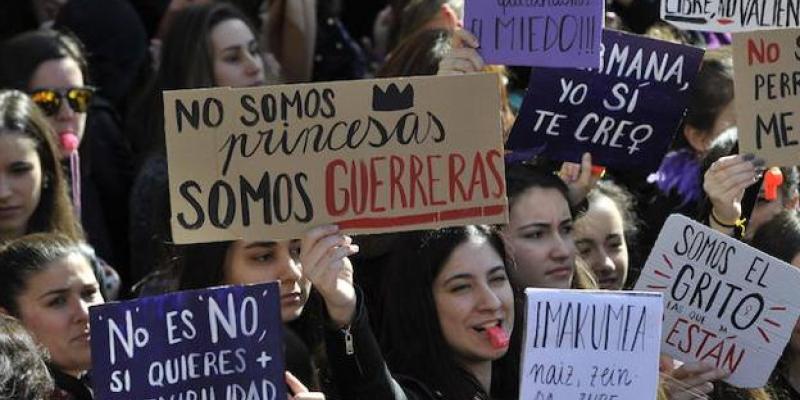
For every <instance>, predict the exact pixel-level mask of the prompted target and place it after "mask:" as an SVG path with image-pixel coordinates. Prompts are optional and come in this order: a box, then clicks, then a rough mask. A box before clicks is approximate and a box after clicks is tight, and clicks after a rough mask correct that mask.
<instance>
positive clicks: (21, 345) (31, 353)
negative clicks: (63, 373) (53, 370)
mask: <svg viewBox="0 0 800 400" xmlns="http://www.w3.org/2000/svg"><path fill="white" fill-rule="evenodd" d="M52 393H53V378H51V377H50V373H49V372H48V371H47V366H46V365H45V363H44V354H42V351H41V349H40V348H39V346H38V345H37V344H36V343H35V342H34V340H33V338H32V337H31V335H30V334H29V333H28V331H27V330H25V327H24V326H22V325H21V324H20V323H19V321H17V320H16V319H15V318H12V317H9V316H7V315H3V314H0V399H15V400H49V399H50V395H51V394H52Z"/></svg>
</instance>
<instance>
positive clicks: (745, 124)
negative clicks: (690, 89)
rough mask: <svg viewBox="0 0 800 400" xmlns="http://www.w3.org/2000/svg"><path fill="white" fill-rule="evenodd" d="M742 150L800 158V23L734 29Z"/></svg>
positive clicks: (790, 160) (794, 161) (778, 159)
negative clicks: (796, 26) (797, 26)
mask: <svg viewBox="0 0 800 400" xmlns="http://www.w3.org/2000/svg"><path fill="white" fill-rule="evenodd" d="M733 50H734V51H733V59H734V64H735V66H736V68H734V75H735V78H734V87H735V90H736V98H735V101H736V124H737V126H738V128H739V129H738V130H739V152H740V153H743V154H744V153H754V154H756V155H757V156H759V157H761V158H763V159H764V160H765V161H766V162H767V165H770V166H787V167H788V166H793V165H798V164H800V147H798V145H800V114H798V113H800V111H799V110H800V29H783V30H776V31H762V32H752V33H741V34H736V35H734V47H733Z"/></svg>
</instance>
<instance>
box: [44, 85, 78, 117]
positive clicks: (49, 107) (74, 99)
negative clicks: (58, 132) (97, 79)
mask: <svg viewBox="0 0 800 400" xmlns="http://www.w3.org/2000/svg"><path fill="white" fill-rule="evenodd" d="M93 95H94V88H92V87H77V88H71V89H64V90H55V89H41V90H35V91H33V92H31V93H30V96H31V99H32V100H33V102H34V103H36V104H37V105H38V106H39V108H41V109H42V111H44V113H45V114H47V116H49V117H52V116H54V115H56V114H58V111H59V110H60V109H61V102H62V101H64V99H66V100H67V104H68V105H69V108H71V109H72V111H75V112H79V113H85V112H86V111H88V110H89V103H91V101H92V96H93Z"/></svg>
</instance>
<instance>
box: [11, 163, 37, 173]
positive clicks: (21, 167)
mask: <svg viewBox="0 0 800 400" xmlns="http://www.w3.org/2000/svg"><path fill="white" fill-rule="evenodd" d="M32 169H33V165H31V164H29V163H15V164H14V165H12V166H11V173H13V174H16V175H20V174H25V173H28V172H30V171H31V170H32Z"/></svg>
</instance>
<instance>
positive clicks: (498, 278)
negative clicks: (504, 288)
mask: <svg viewBox="0 0 800 400" xmlns="http://www.w3.org/2000/svg"><path fill="white" fill-rule="evenodd" d="M507 280H508V277H507V276H505V275H496V276H494V277H492V278H491V279H490V280H489V281H490V282H492V283H502V282H505V281H507Z"/></svg>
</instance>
